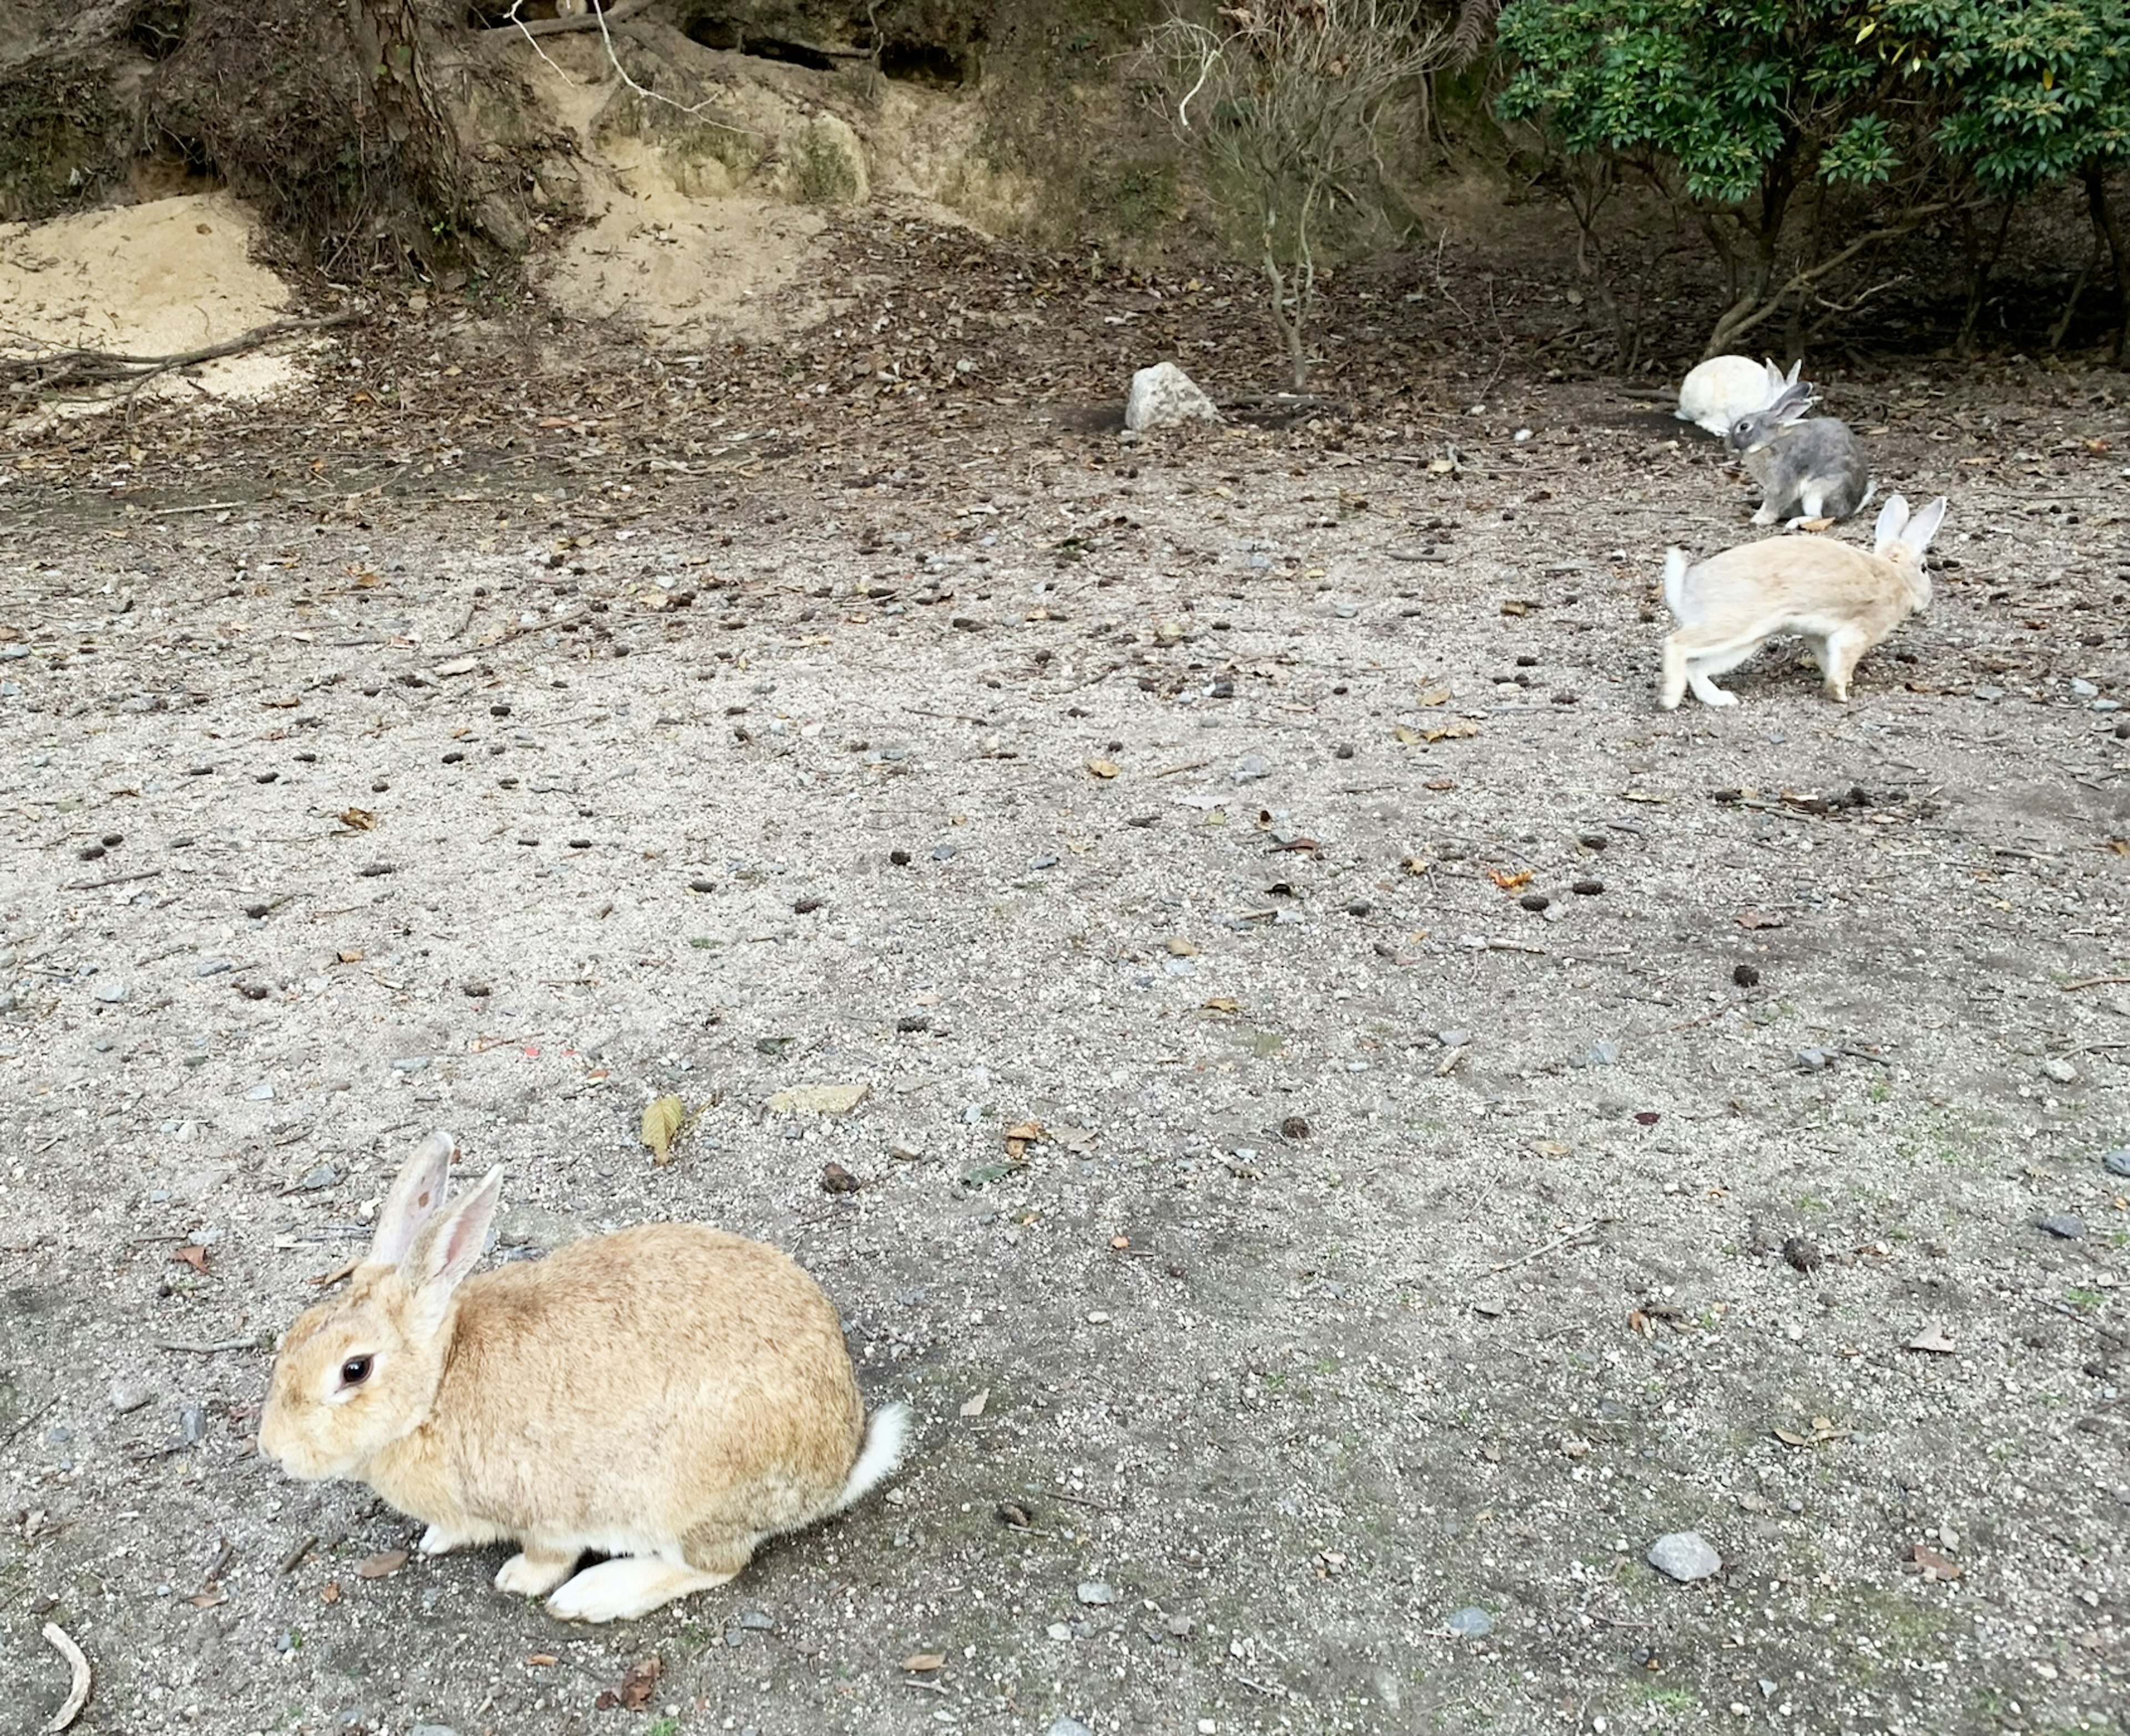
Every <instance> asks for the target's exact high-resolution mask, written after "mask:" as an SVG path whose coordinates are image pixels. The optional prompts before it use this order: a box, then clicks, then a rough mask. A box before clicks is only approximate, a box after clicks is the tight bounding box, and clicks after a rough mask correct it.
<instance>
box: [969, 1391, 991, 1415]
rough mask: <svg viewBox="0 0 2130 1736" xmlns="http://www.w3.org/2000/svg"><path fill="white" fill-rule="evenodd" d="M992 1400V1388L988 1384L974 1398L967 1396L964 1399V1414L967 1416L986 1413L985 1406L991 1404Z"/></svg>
mask: <svg viewBox="0 0 2130 1736" xmlns="http://www.w3.org/2000/svg"><path fill="white" fill-rule="evenodd" d="M990 1403H991V1388H990V1387H988V1386H986V1388H985V1389H984V1390H982V1391H981V1392H980V1393H978V1394H977V1395H975V1396H974V1397H973V1398H967V1399H964V1400H962V1415H963V1416H965V1417H980V1416H981V1415H982V1414H984V1406H985V1405H988V1404H990Z"/></svg>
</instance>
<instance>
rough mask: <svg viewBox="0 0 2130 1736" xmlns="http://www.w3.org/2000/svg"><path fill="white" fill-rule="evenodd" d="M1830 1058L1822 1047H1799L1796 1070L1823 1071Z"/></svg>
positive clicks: (1805, 1071)
mask: <svg viewBox="0 0 2130 1736" xmlns="http://www.w3.org/2000/svg"><path fill="white" fill-rule="evenodd" d="M1831 1058H1832V1057H1830V1056H1828V1054H1827V1051H1826V1050H1824V1049H1799V1050H1798V1052H1797V1070H1798V1072H1800V1073H1823V1072H1825V1071H1827V1061H1829V1060H1830V1059H1831Z"/></svg>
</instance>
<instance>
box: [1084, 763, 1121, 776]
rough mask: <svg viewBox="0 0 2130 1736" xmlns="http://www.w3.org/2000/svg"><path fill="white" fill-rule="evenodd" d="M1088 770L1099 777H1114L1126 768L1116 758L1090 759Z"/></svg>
mask: <svg viewBox="0 0 2130 1736" xmlns="http://www.w3.org/2000/svg"><path fill="white" fill-rule="evenodd" d="M1087 770H1089V771H1091V772H1092V773H1093V774H1094V775H1096V777H1098V778H1113V777H1115V776H1116V775H1117V774H1118V773H1120V771H1122V770H1124V767H1123V766H1121V765H1118V764H1117V762H1116V761H1115V760H1090V761H1087Z"/></svg>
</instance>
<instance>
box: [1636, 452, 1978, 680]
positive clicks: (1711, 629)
mask: <svg viewBox="0 0 2130 1736" xmlns="http://www.w3.org/2000/svg"><path fill="white" fill-rule="evenodd" d="M1944 517H1945V497H1944V496H1942V495H1940V496H1939V497H1938V498H1937V499H1936V500H1933V501H1932V503H1930V504H1929V505H1928V506H1927V507H1925V508H1923V509H1922V511H1921V512H1920V513H1917V514H1916V515H1915V517H1913V518H1911V517H1909V516H1908V502H1907V501H1905V500H1903V498H1901V497H1900V496H1899V495H1898V494H1896V495H1894V496H1893V497H1892V498H1890V499H1889V500H1888V501H1887V503H1886V504H1885V505H1884V507H1883V508H1880V510H1879V524H1878V529H1877V532H1876V536H1875V539H1874V543H1873V546H1872V551H1871V552H1870V554H1868V555H1867V554H1865V552H1864V551H1863V550H1861V549H1860V548H1855V547H1852V546H1851V545H1849V544H1847V543H1846V542H1835V541H1829V540H1827V539H1825V538H1822V537H1768V538H1766V539H1765V541H1760V542H1748V543H1744V544H1741V546H1739V547H1737V548H1734V549H1726V550H1725V551H1723V552H1722V554H1720V555H1713V556H1710V557H1709V558H1708V559H1707V560H1704V561H1703V562H1702V563H1701V564H1700V565H1698V566H1689V565H1688V564H1687V558H1686V554H1685V551H1683V550H1681V549H1671V550H1668V551H1666V552H1665V555H1664V601H1665V603H1667V604H1669V607H1670V608H1671V612H1672V615H1673V618H1674V619H1675V620H1677V621H1678V622H1679V627H1678V630H1677V631H1676V632H1674V633H1672V634H1671V636H1670V637H1669V638H1667V639H1666V640H1665V641H1664V684H1663V688H1662V690H1661V692H1660V694H1659V699H1660V703H1662V704H1663V706H1664V709H1665V710H1666V711H1671V710H1674V709H1675V708H1677V707H1678V704H1679V700H1680V699H1682V698H1683V696H1684V694H1685V693H1686V690H1687V689H1688V688H1689V687H1691V688H1692V689H1693V696H1694V698H1695V699H1698V700H1700V701H1701V703H1703V704H1704V705H1736V703H1738V699H1737V696H1736V694H1729V693H1726V692H1725V691H1724V690H1723V689H1722V688H1720V687H1718V686H1717V684H1716V683H1715V682H1714V681H1713V680H1711V679H1710V678H1711V677H1712V676H1715V675H1722V674H1723V673H1725V672H1726V670H1733V669H1736V667H1737V666H1738V665H1740V664H1741V663H1743V662H1744V661H1746V659H1747V658H1748V657H1750V656H1752V655H1753V653H1754V652H1755V651H1758V650H1759V649H1760V647H1761V646H1763V645H1765V644H1766V643H1767V641H1769V640H1770V639H1772V638H1774V637H1775V636H1776V635H1777V634H1779V633H1795V634H1797V635H1798V637H1801V638H1803V640H1804V641H1805V643H1806V647H1807V649H1808V651H1809V652H1810V653H1811V656H1812V661H1814V662H1815V663H1816V664H1817V665H1819V670H1820V673H1821V674H1822V675H1824V676H1825V677H1826V678H1827V697H1828V698H1830V699H1837V700H1840V701H1841V702H1843V703H1847V701H1848V699H1849V678H1850V675H1851V674H1852V673H1853V672H1854V671H1855V668H1856V664H1857V660H1858V659H1859V658H1860V657H1862V656H1863V655H1864V654H1865V652H1866V651H1870V649H1871V647H1872V646H1874V645H1876V644H1878V643H1879V641H1880V640H1882V639H1884V637H1886V636H1887V635H1888V634H1889V633H1890V632H1893V631H1894V628H1895V627H1898V626H1899V625H1900V624H1901V623H1902V622H1903V621H1905V620H1907V619H1908V617H1909V616H1910V615H1912V614H1916V613H1921V612H1922V610H1924V609H1926V608H1929V607H1930V600H1931V583H1930V574H1929V572H1928V570H1927V569H1926V568H1925V566H1924V565H1923V552H1924V551H1925V550H1927V548H1929V546H1930V541H1931V538H1932V537H1934V536H1935V535H1937V527H1938V525H1939V523H1940V522H1941V521H1942V520H1943V519H1944Z"/></svg>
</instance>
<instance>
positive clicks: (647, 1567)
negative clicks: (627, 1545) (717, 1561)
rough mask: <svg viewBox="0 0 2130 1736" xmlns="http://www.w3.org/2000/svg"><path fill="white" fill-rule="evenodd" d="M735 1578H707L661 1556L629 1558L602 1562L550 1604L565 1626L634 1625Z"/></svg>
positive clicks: (710, 1575)
mask: <svg viewBox="0 0 2130 1736" xmlns="http://www.w3.org/2000/svg"><path fill="white" fill-rule="evenodd" d="M732 1577H733V1575H732V1574H730V1573H706V1572H704V1571H702V1569H700V1568H699V1567H686V1566H684V1565H682V1564H681V1563H680V1562H669V1561H667V1560H666V1558H665V1557H663V1556H658V1555H624V1556H621V1557H618V1558H616V1559H615V1560H614V1561H610V1562H597V1563H595V1565H594V1566H592V1567H587V1568H585V1571H583V1572H581V1573H580V1574H577V1575H575V1576H574V1577H573V1578H571V1581H569V1583H568V1584H567V1585H566V1586H563V1587H562V1589H561V1591H557V1592H556V1594H555V1595H553V1596H552V1597H551V1598H549V1599H548V1600H547V1613H548V1614H550V1615H552V1616H553V1617H555V1618H556V1619H557V1620H559V1621H631V1620H633V1619H635V1618H636V1617H638V1616H639V1615H648V1614H650V1613H651V1612H652V1610H656V1609H658V1608H660V1607H661V1606H662V1605H666V1604H670V1603H671V1602H672V1601H673V1600H674V1599H675V1598H676V1597H685V1596H687V1595H689V1594H690V1592H695V1591H710V1590H712V1589H713V1588H714V1587H715V1586H722V1585H724V1583H725V1582H726V1581H728V1580H729V1579H731V1578H732Z"/></svg>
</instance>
